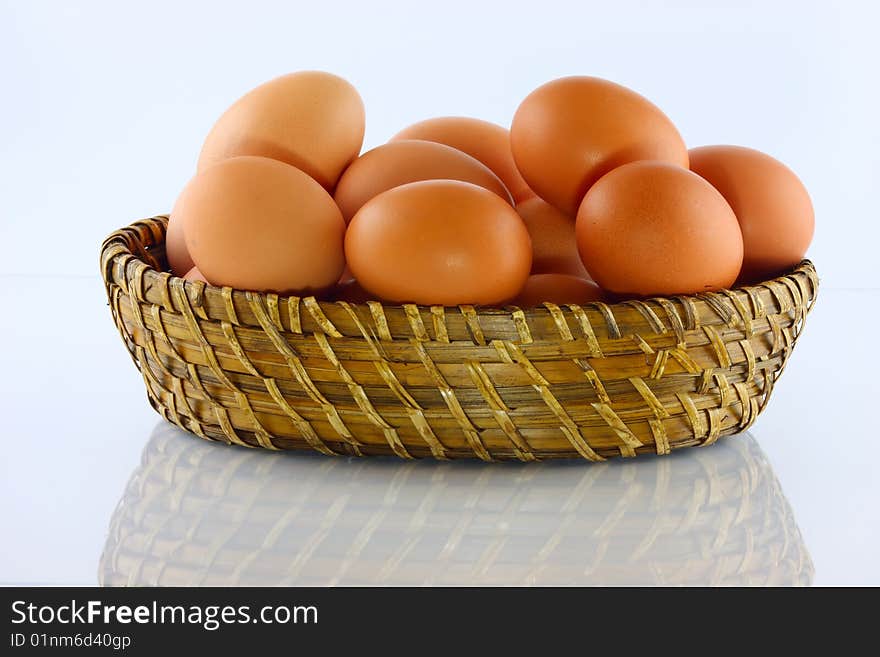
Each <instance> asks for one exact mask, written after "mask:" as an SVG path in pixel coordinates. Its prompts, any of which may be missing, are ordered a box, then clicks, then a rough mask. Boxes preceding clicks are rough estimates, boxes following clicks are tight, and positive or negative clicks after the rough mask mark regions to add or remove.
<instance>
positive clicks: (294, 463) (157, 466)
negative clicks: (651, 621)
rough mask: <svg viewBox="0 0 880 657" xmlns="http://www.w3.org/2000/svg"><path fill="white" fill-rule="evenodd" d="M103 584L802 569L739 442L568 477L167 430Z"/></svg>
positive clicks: (681, 578) (555, 468)
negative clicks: (311, 451)
mask: <svg viewBox="0 0 880 657" xmlns="http://www.w3.org/2000/svg"><path fill="white" fill-rule="evenodd" d="M98 577H99V581H100V582H101V583H102V584H104V585H114V586H120V585H131V586H141V585H147V586H150V585H161V586H194V585H204V586H211V585H213V586H236V585H253V586H259V585H263V586H271V585H333V584H350V585H360V584H383V585H384V584H390V585H422V584H436V585H447V584H461V585H466V584H471V585H510V584H521V585H556V584H635V585H649V584H660V585H678V584H689V585H710V584H711V585H768V584H776V585H785V586H788V585H797V584H803V585H806V584H809V583H811V581H812V578H813V566H812V563H811V561H810V557H809V554H808V552H807V549H806V547H805V545H804V543H803V540H802V538H801V534H800V532H799V530H798V528H797V525H796V523H795V519H794V517H793V515H792V511H791V508H790V506H789V504H788V502H787V501H786V499H785V497H784V496H783V494H782V491H781V490H780V488H779V484H778V482H777V481H776V477H775V476H774V474H773V471H772V470H771V468H770V464H769V463H768V462H767V459H766V458H765V456H764V455H763V453H762V452H761V450H760V448H759V447H758V444H757V442H756V441H755V439H754V438H752V437H751V436H750V435H749V434H748V433H746V434H743V435H742V436H740V437H737V438H736V439H735V440H728V441H722V442H721V443H719V444H718V445H716V446H715V447H714V448H713V449H711V450H707V451H703V450H688V451H686V452H681V453H678V454H676V455H674V456H672V457H670V458H663V459H656V458H655V459H651V458H643V459H637V460H635V461H630V462H626V463H619V464H608V463H606V464H599V465H596V466H595V467H590V468H583V467H579V463H577V462H553V463H540V464H531V465H519V464H510V466H509V467H497V466H495V465H491V464H484V463H479V462H473V461H472V462H470V463H455V464H452V463H436V462H430V461H420V462H409V463H405V462H401V461H400V460H398V459H388V458H379V459H369V460H366V459H325V458H322V457H320V456H319V455H317V454H316V455H302V457H301V458H292V457H291V455H289V454H256V453H254V452H253V451H251V450H244V449H241V448H224V447H222V446H218V445H210V444H208V443H205V442H201V441H195V440H191V439H189V438H187V437H186V436H185V434H183V432H181V431H179V430H178V429H176V428H174V427H172V426H171V425H169V424H167V423H165V422H162V423H161V424H160V425H159V426H158V427H157V428H156V429H155V430H154V432H153V436H152V437H151V439H150V441H149V443H148V444H147V446H146V448H145V449H144V452H143V457H142V460H141V465H140V467H139V468H137V470H136V471H135V472H134V473H133V474H132V477H131V479H130V481H129V483H128V486H127V487H126V489H125V493H124V494H123V496H122V499H121V501H120V503H119V505H118V506H117V508H116V511H115V512H114V514H113V518H112V520H111V521H110V531H109V535H108V538H107V543H106V546H105V548H104V552H103V555H102V557H101V561H100V567H99V576H98Z"/></svg>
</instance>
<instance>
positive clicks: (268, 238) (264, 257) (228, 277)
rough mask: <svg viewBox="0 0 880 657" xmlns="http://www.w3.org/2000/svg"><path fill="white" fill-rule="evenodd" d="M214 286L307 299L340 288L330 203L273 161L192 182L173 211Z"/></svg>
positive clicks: (221, 168) (302, 177)
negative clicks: (338, 285) (226, 286)
mask: <svg viewBox="0 0 880 657" xmlns="http://www.w3.org/2000/svg"><path fill="white" fill-rule="evenodd" d="M172 215H173V216H174V218H175V220H181V221H182V222H183V227H184V233H185V234H186V245H187V248H188V249H189V252H190V254H192V257H193V260H195V263H196V266H197V267H198V268H199V271H201V272H202V274H204V276H205V278H206V279H207V280H209V281H211V283H213V284H214V285H228V286H231V287H235V288H240V289H244V290H263V291H272V292H281V293H295V294H303V295H305V294H313V293H317V292H319V291H321V290H324V289H326V288H329V287H330V286H332V285H333V284H334V283H336V281H338V280H339V275H340V274H341V273H342V268H343V267H344V266H345V260H344V257H343V238H344V233H345V222H344V221H343V220H342V215H341V214H340V213H339V208H337V207H336V204H335V203H334V202H333V199H332V198H330V195H329V194H327V192H326V191H325V190H324V188H323V187H321V186H320V185H319V184H318V183H317V182H315V181H314V180H312V178H310V177H309V176H307V175H306V174H305V173H303V172H302V171H300V170H299V169H297V168H296V167H292V166H290V165H289V164H284V163H283V162H279V161H278V160H271V159H268V158H264V157H253V156H245V157H236V158H231V159H228V160H223V161H221V162H218V163H217V164H215V165H214V166H211V167H208V168H207V169H205V170H204V171H202V172H200V173H199V174H197V175H196V176H195V178H193V179H192V180H191V181H190V182H189V184H188V185H187V186H186V188H185V189H184V190H183V192H182V193H181V194H180V197H179V198H178V199H177V203H176V204H175V206H174V210H173V212H172Z"/></svg>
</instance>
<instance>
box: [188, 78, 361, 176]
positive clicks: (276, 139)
mask: <svg viewBox="0 0 880 657" xmlns="http://www.w3.org/2000/svg"><path fill="white" fill-rule="evenodd" d="M363 140H364V104H363V101H362V100H361V97H360V96H359V95H358V92H357V90H356V89H355V88H354V87H353V86H351V85H350V84H349V83H348V82H346V81H345V80H343V79H342V78H340V77H337V76H335V75H332V74H330V73H323V72H321V71H301V72H299V73H290V74H288V75H282V76H281V77H279V78H275V79H274V80H270V81H269V82H266V83H265V84H262V85H260V86H259V87H257V88H256V89H254V90H253V91H251V92H249V93H248V94H246V95H245V96H243V97H242V98H240V99H239V100H238V101H237V102H236V103H235V104H233V105H232V107H230V108H229V109H228V110H226V112H225V113H224V114H223V116H221V117H220V119H219V120H218V121H217V123H216V124H215V125H214V127H213V129H212V130H211V132H210V134H208V137H207V139H205V144H204V146H202V153H201V155H200V156H199V165H198V170H199V171H201V170H203V169H204V168H205V167H208V166H210V165H211V164H213V163H215V162H218V161H220V160H223V159H226V158H229V157H234V156H236V155H261V156H263V157H270V158H273V159H275V160H281V161H282V162H286V163H287V164H292V165H293V166H295V167H297V168H298V169H301V170H302V171H304V172H306V173H307V174H309V175H310V176H311V177H312V178H314V179H315V180H317V181H318V182H319V183H321V185H323V186H324V188H325V189H327V190H332V189H333V186H334V185H335V184H336V181H337V180H338V179H339V176H340V175H341V174H342V172H343V170H344V169H345V167H347V166H348V165H349V163H350V162H351V161H352V160H354V158H356V157H357V155H358V153H359V152H360V150H361V145H362V144H363Z"/></svg>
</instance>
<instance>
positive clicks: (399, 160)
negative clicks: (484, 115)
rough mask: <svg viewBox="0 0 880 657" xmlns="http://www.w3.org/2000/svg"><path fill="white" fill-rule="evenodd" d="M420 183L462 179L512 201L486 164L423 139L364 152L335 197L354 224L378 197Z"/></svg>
mask: <svg viewBox="0 0 880 657" xmlns="http://www.w3.org/2000/svg"><path fill="white" fill-rule="evenodd" d="M419 180H461V181H463V182H469V183H473V184H475V185H479V186H480V187H485V188H486V189H488V190H489V191H491V192H494V193H496V194H498V196H500V197H501V198H503V199H504V200H505V201H508V202H509V201H510V194H509V193H508V191H507V188H506V187H505V186H504V183H502V182H501V180H500V179H499V178H498V176H496V175H495V174H494V173H492V171H491V170H489V168H488V167H487V166H486V165H485V164H483V163H482V162H480V161H478V160H476V159H475V158H473V157H471V156H470V155H468V154H466V153H462V152H461V151H459V150H456V149H455V148H452V147H451V146H446V145H444V144H437V143H434V142H431V141H419V140H403V141H395V142H391V143H388V144H383V145H382V146H378V147H377V148H374V149H373V150H371V151H368V152H366V153H364V154H363V155H361V156H360V157H359V158H358V159H357V160H355V161H354V162H352V163H351V166H349V167H348V169H346V170H345V173H344V174H342V178H340V179H339V184H338V185H337V186H336V192H335V193H334V195H333V197H334V199H335V200H336V203H337V204H338V205H339V209H340V210H342V216H343V217H345V220H346V221H350V220H351V218H352V217H353V216H354V214H355V212H357V211H358V210H359V209H360V208H361V206H362V205H363V204H364V203H366V202H367V201H369V200H370V199H371V198H373V197H374V196H378V195H379V194H381V193H382V192H384V191H387V190H389V189H391V188H393V187H397V186H399V185H403V184H406V183H411V182H417V181H419Z"/></svg>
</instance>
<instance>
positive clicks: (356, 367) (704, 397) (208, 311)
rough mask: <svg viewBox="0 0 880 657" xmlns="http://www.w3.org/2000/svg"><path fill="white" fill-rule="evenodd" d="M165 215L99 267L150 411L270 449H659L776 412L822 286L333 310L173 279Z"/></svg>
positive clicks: (510, 452)
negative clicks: (776, 391)
mask: <svg viewBox="0 0 880 657" xmlns="http://www.w3.org/2000/svg"><path fill="white" fill-rule="evenodd" d="M166 226H167V217H164V216H162V217H153V218H151V219H145V220H143V221H139V222H136V223H135V224H133V225H131V226H129V227H127V228H124V229H122V230H119V231H117V232H115V233H113V234H112V235H110V236H109V237H108V238H107V240H106V241H105V242H104V245H103V248H102V253H101V268H102V272H103V276H104V280H105V283H106V288H107V297H108V299H109V303H110V308H111V311H112V314H113V318H114V320H115V322H116V326H117V327H118V329H119V332H120V334H121V335H122V338H123V340H124V342H125V345H126V347H127V348H128V350H129V351H130V352H131V355H132V358H133V359H134V362H135V364H136V365H137V367H138V368H139V369H140V371H141V374H142V375H143V378H144V383H145V384H146V388H147V393H148V396H149V400H150V403H151V404H152V405H153V407H154V408H155V409H156V410H157V411H158V412H159V413H160V414H161V415H162V416H163V417H164V418H166V419H167V420H169V421H171V422H173V423H174V424H176V425H178V426H180V427H183V428H184V429H186V430H188V431H190V432H192V433H195V434H197V435H199V436H201V437H203V438H207V439H211V440H220V441H225V442H230V443H236V444H239V445H249V446H252V447H264V448H268V449H299V448H303V449H309V448H310V449H315V450H318V451H320V452H323V453H325V454H349V455H366V454H396V455H398V456H400V457H403V458H413V457H423V456H433V457H435V458H439V459H446V458H461V457H477V458H480V459H483V460H487V461H488V460H495V459H519V460H523V461H531V460H535V459H539V458H553V457H577V456H579V457H582V458H585V459H589V460H592V461H600V460H603V459H605V458H607V457H610V456H616V455H623V456H634V455H636V454H639V453H643V452H655V453H657V454H665V453H667V452H669V451H670V450H672V449H676V448H678V447H685V446H689V445H706V444H711V443H713V442H715V441H716V440H717V439H718V438H719V437H720V436H724V435H728V434H733V433H736V432H739V431H742V430H744V429H745V428H747V427H748V426H749V425H751V424H752V422H754V420H755V418H756V417H757V415H758V413H760V412H761V410H762V409H763V408H764V406H765V405H766V404H767V401H768V399H769V397H770V394H771V392H772V391H773V386H774V384H775V382H776V379H777V378H778V376H779V374H780V373H781V372H782V370H783V368H784V367H785V363H786V361H787V359H788V357H789V356H790V354H791V352H792V349H793V348H794V345H795V341H796V339H797V337H798V335H799V334H800V332H801V330H802V328H803V326H804V321H805V319H806V316H807V312H808V311H809V310H810V308H811V307H812V305H813V303H814V301H815V298H816V291H817V286H818V279H817V277H816V273H815V270H814V268H813V266H812V264H811V263H810V262H808V261H804V262H802V263H801V264H800V265H799V266H798V267H797V268H796V269H795V270H794V271H792V272H791V273H790V274H788V275H787V276H784V277H781V278H778V279H775V280H771V281H767V282H765V283H761V284H760V285H756V286H751V287H744V288H739V289H735V290H732V291H730V290H725V291H723V292H720V293H707V294H698V295H695V296H680V297H672V298H659V299H651V300H646V301H627V302H623V303H617V304H613V305H607V304H603V303H593V304H589V305H585V306H583V307H581V306H575V305H571V306H565V307H559V306H556V305H553V304H545V305H544V306H541V307H537V308H532V309H525V310H523V309H519V308H516V307H507V308H503V309H501V308H474V307H472V306H459V307H451V308H450V307H447V308H443V307H439V306H431V307H426V306H416V305H403V306H388V305H383V304H381V303H378V302H369V303H367V304H358V305H354V304H348V303H345V302H319V301H316V300H315V299H314V298H312V297H306V298H299V297H280V296H278V295H275V294H263V293H254V292H242V291H236V290H232V289H230V288H217V287H212V286H206V285H204V284H203V283H200V282H187V281H184V280H183V279H182V278H179V277H176V276H173V275H172V274H170V273H168V272H166V271H164V270H165V269H166V261H165V254H164V236H165V229H166Z"/></svg>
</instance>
